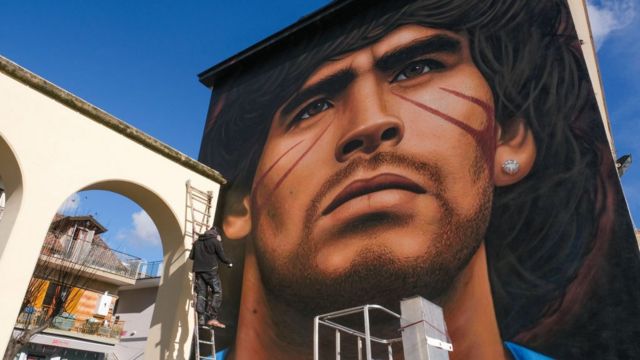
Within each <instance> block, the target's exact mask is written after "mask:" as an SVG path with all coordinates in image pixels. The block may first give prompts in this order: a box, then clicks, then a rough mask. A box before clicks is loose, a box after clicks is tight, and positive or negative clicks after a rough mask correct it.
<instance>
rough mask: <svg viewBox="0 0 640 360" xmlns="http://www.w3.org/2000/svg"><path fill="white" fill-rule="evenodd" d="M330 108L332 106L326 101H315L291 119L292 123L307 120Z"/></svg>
mask: <svg viewBox="0 0 640 360" xmlns="http://www.w3.org/2000/svg"><path fill="white" fill-rule="evenodd" d="M331 107H333V105H332V104H331V103H330V102H329V100H327V99H319V100H315V101H314V102H312V103H310V104H309V105H307V106H305V107H304V108H303V109H302V110H300V112H299V113H298V114H297V115H296V116H295V117H294V118H293V122H297V121H300V120H305V119H308V118H310V117H312V116H315V115H318V114H319V113H321V112H323V111H325V110H327V109H329V108H331Z"/></svg>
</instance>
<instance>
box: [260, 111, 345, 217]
mask: <svg viewBox="0 0 640 360" xmlns="http://www.w3.org/2000/svg"><path fill="white" fill-rule="evenodd" d="M331 124H333V120H331V122H329V124H328V125H327V126H326V127H325V128H324V129H323V130H322V132H321V133H320V135H318V137H317V138H315V139H314V140H313V142H312V143H311V145H309V147H308V148H307V149H306V150H305V151H304V152H303V153H302V155H300V157H298V159H296V161H294V163H293V164H291V166H290V167H289V168H288V169H287V170H286V171H285V172H284V174H282V176H281V177H280V179H278V181H277V182H276V184H275V185H274V186H273V189H271V192H270V193H269V195H268V196H266V197H265V203H266V202H269V200H270V199H271V197H272V196H273V193H274V192H276V190H278V188H280V185H282V183H283V182H284V181H285V179H286V178H287V177H288V176H289V175H290V174H291V172H292V171H293V170H294V169H295V168H296V167H298V165H299V164H300V162H301V161H302V159H304V158H305V157H307V155H309V153H310V152H311V150H312V149H313V148H314V147H315V146H316V144H317V143H318V142H319V141H320V139H321V138H322V137H323V136H324V134H326V133H327V130H329V127H331ZM296 145H297V144H296ZM296 145H294V146H296ZM260 205H261V204H260V203H258V202H256V207H257V209H256V211H258V209H259V208H260Z"/></svg>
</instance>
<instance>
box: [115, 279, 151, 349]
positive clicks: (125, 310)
mask: <svg viewBox="0 0 640 360" xmlns="http://www.w3.org/2000/svg"><path fill="white" fill-rule="evenodd" d="M158 280H159V279H157V278H155V279H145V280H139V281H138V286H140V285H142V286H144V285H145V284H149V283H155V284H157V283H158V282H159V281H158ZM118 295H119V298H118V304H117V307H116V312H115V316H117V317H119V319H120V320H121V321H124V322H125V327H124V329H125V333H124V334H123V335H122V337H121V338H120V343H118V344H117V345H116V348H115V350H114V352H115V354H116V356H117V357H118V359H134V358H135V356H137V355H139V354H141V353H142V352H144V348H145V346H146V343H147V339H148V336H149V325H150V324H151V319H152V315H153V310H154V308H155V301H156V297H157V295H158V287H157V285H156V286H152V287H148V288H139V289H136V288H134V289H131V290H121V291H120V292H119V293H118Z"/></svg>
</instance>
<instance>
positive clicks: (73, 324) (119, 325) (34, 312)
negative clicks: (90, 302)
mask: <svg viewBox="0 0 640 360" xmlns="http://www.w3.org/2000/svg"><path fill="white" fill-rule="evenodd" d="M49 311H50V309H49V307H48V306H43V307H42V308H41V309H36V308H33V307H27V309H25V310H24V311H23V312H21V313H20V315H19V316H18V320H17V321H16V326H17V327H19V328H34V327H37V326H40V325H43V324H44V322H45V321H46V319H47V318H49V316H47V314H48V312H49ZM124 323H125V322H124V321H121V320H115V321H109V320H104V319H100V320H99V319H94V318H88V319H79V318H76V317H75V316H74V315H73V314H67V313H63V314H61V315H59V316H56V317H54V318H53V320H52V321H51V324H50V325H49V327H48V329H57V330H62V331H68V332H69V333H70V334H69V336H74V335H73V333H76V334H78V335H79V336H82V335H96V336H102V337H107V338H111V339H120V336H121V335H122V334H123V332H124Z"/></svg>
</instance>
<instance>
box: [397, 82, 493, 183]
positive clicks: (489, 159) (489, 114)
mask: <svg viewBox="0 0 640 360" xmlns="http://www.w3.org/2000/svg"><path fill="white" fill-rule="evenodd" d="M440 89H441V90H443V91H446V92H448V93H450V94H452V95H454V96H456V97H459V98H461V99H464V100H467V101H469V102H471V103H473V104H475V105H478V106H480V107H481V108H482V109H483V110H484V112H485V115H486V121H485V124H484V126H483V127H482V129H480V130H477V129H474V128H473V127H471V126H470V125H469V124H467V123H465V122H464V121H462V120H459V119H456V118H454V117H453V116H451V115H449V114H446V113H444V112H442V111H440V110H438V109H435V108H433V107H431V106H429V105H426V104H423V103H421V102H419V101H416V100H413V99H410V98H408V97H406V96H404V95H402V94H398V93H396V92H393V95H395V96H397V97H399V98H400V99H402V100H404V101H406V102H408V103H410V104H412V105H414V106H417V107H418V108H420V109H422V110H424V111H426V112H428V113H431V114H433V115H435V116H437V117H439V118H440V119H442V120H444V121H446V122H448V123H450V124H452V125H455V126H457V127H458V128H460V129H461V130H463V131H464V132H466V133H467V134H469V135H471V137H472V138H473V139H474V140H475V141H476V143H477V144H478V147H479V148H480V151H481V152H482V154H483V156H484V159H485V163H486V165H487V169H488V170H489V174H490V175H491V176H493V162H494V157H495V151H496V146H495V144H496V142H495V137H496V134H495V119H494V111H493V107H492V106H491V105H490V104H488V103H486V102H485V101H483V100H480V99H478V98H476V97H473V96H469V95H465V94H463V93H461V92H458V91H455V90H450V89H445V88H440Z"/></svg>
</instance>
